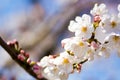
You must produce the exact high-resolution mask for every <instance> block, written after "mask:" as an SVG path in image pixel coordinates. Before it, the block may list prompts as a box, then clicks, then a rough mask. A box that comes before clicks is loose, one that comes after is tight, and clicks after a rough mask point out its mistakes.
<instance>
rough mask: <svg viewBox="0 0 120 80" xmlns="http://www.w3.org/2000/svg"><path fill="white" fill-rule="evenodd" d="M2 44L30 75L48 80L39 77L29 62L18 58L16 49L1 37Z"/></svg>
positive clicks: (43, 79)
mask: <svg viewBox="0 0 120 80" xmlns="http://www.w3.org/2000/svg"><path fill="white" fill-rule="evenodd" d="M0 45H1V46H2V47H3V48H4V49H5V50H6V51H7V52H8V54H9V55H10V56H11V58H12V59H13V60H14V61H15V62H17V63H18V64H19V65H20V66H21V67H22V68H23V69H24V70H25V71H26V72H28V73H29V74H30V75H32V76H33V77H35V78H36V79H38V80H47V79H45V78H41V79H39V78H38V77H37V75H36V74H35V73H34V72H33V70H32V68H31V66H30V65H29V64H28V63H25V62H23V61H20V60H19V59H18V58H17V54H16V51H15V50H13V49H11V47H9V46H8V45H7V44H6V42H5V41H4V40H3V39H2V38H1V37H0Z"/></svg>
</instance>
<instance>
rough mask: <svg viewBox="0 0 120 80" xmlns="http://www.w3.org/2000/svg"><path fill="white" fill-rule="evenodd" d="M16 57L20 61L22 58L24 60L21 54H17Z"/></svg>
mask: <svg viewBox="0 0 120 80" xmlns="http://www.w3.org/2000/svg"><path fill="white" fill-rule="evenodd" d="M17 57H18V59H19V60H21V61H24V60H25V57H24V56H23V55H21V54H19V55H18V56H17Z"/></svg>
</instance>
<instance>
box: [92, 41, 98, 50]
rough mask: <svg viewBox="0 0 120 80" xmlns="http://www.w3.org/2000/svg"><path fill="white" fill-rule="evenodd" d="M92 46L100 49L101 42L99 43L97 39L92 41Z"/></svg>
mask: <svg viewBox="0 0 120 80" xmlns="http://www.w3.org/2000/svg"><path fill="white" fill-rule="evenodd" d="M91 46H92V47H93V48H94V49H98V48H99V44H97V43H96V42H95V41H92V42H91Z"/></svg>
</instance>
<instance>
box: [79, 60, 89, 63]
mask: <svg viewBox="0 0 120 80" xmlns="http://www.w3.org/2000/svg"><path fill="white" fill-rule="evenodd" d="M87 61H88V59H85V60H83V61H81V62H80V64H83V63H85V62H87Z"/></svg>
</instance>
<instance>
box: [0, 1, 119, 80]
mask: <svg viewBox="0 0 120 80" xmlns="http://www.w3.org/2000/svg"><path fill="white" fill-rule="evenodd" d="M94 3H105V4H106V5H107V6H108V8H109V9H111V10H110V11H111V12H115V13H116V12H117V9H116V7H117V5H118V4H119V3H120V0H0V36H2V38H4V40H5V41H9V40H13V39H17V40H18V41H19V42H20V46H21V47H22V48H23V49H24V50H26V51H27V52H29V54H30V55H31V59H32V60H34V61H39V60H40V59H41V58H42V57H43V56H46V55H49V54H59V53H60V52H62V51H64V50H63V49H62V47H61V44H60V42H61V40H62V39H64V38H67V37H72V36H74V33H71V32H69V31H68V29H67V27H68V25H69V21H70V20H73V19H74V18H75V17H76V16H81V15H82V14H84V13H86V14H89V11H90V9H92V7H93V6H94ZM0 80H35V79H34V78H33V77H32V76H30V75H29V74H28V73H26V72H25V71H24V70H23V69H22V68H21V67H19V65H17V64H16V63H15V62H14V61H13V60H12V59H11V58H10V56H9V55H8V54H7V52H6V51H5V50H4V49H3V48H2V47H0ZM68 80H120V58H119V57H118V56H117V55H116V54H115V52H112V54H111V56H110V58H108V59H105V58H95V60H94V61H91V62H87V63H85V64H84V65H83V67H82V71H81V72H80V73H74V74H71V75H70V76H69V79H68Z"/></svg>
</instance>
